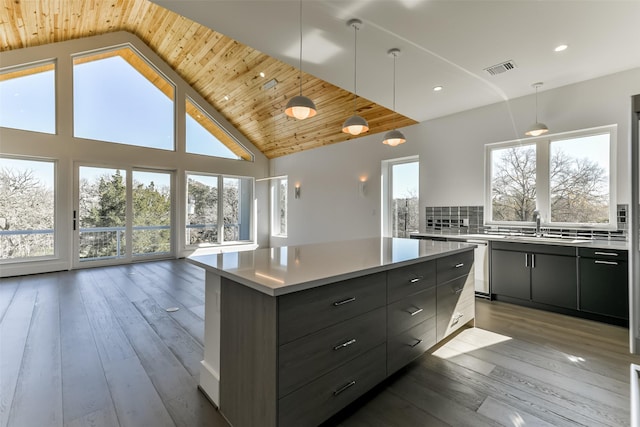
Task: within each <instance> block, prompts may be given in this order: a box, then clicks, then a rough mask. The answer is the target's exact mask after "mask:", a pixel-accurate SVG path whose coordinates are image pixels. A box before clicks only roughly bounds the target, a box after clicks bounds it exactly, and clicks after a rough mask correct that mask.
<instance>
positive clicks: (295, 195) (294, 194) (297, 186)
mask: <svg viewBox="0 0 640 427" xmlns="http://www.w3.org/2000/svg"><path fill="white" fill-rule="evenodd" d="M293 196H294V197H295V198H296V199H299V198H300V184H296V188H295V189H294V191H293Z"/></svg>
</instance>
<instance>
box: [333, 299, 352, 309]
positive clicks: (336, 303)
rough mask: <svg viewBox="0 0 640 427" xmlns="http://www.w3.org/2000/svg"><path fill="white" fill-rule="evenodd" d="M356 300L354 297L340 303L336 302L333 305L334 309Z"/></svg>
mask: <svg viewBox="0 0 640 427" xmlns="http://www.w3.org/2000/svg"><path fill="white" fill-rule="evenodd" d="M355 300H356V297H351V298H347V299H343V300H342V301H336V302H334V303H333V306H334V307H339V306H341V305H344V304H349V303H350V302H354V301H355Z"/></svg>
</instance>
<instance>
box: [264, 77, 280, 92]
mask: <svg viewBox="0 0 640 427" xmlns="http://www.w3.org/2000/svg"><path fill="white" fill-rule="evenodd" d="M277 84H278V81H277V80H276V79H271V80H269V81H268V82H266V83H265V84H263V85H262V89H264V90H269V89H271V88H272V87H274V86H275V85H277Z"/></svg>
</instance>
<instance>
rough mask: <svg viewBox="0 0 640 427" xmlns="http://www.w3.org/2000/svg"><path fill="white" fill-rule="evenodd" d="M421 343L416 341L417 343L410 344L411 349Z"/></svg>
mask: <svg viewBox="0 0 640 427" xmlns="http://www.w3.org/2000/svg"><path fill="white" fill-rule="evenodd" d="M421 342H422V340H416V342H414V343H413V344H409V347H411V348H414V347H415V346H417V345H418V344H420V343H421Z"/></svg>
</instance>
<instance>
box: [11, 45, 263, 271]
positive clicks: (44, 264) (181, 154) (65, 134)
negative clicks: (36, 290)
mask: <svg viewBox="0 0 640 427" xmlns="http://www.w3.org/2000/svg"><path fill="white" fill-rule="evenodd" d="M125 43H129V44H131V45H133V46H134V47H135V48H136V49H138V50H139V51H140V52H141V53H142V54H143V55H144V56H145V57H146V58H147V59H149V60H150V61H151V62H152V63H153V64H154V65H155V66H156V67H157V68H158V69H159V70H160V71H161V72H162V73H164V74H165V75H166V76H167V77H168V78H169V79H170V80H171V81H172V82H173V83H174V84H175V85H176V93H175V99H176V103H175V108H176V151H175V152H174V151H165V150H156V149H149V148H144V147H136V146H130V145H123V144H113V143H108V142H100V141H92V140H88V139H81V138H75V137H74V136H73V126H72V123H73V108H72V103H71V102H70V101H71V96H70V94H71V93H72V88H73V81H72V66H73V65H72V60H71V55H73V54H76V53H79V52H88V51H91V50H95V49H100V48H105V47H110V46H115V45H122V44H125ZM49 58H57V60H56V94H57V96H56V134H55V135H49V134H44V133H38V132H29V131H23V130H17V129H8V128H0V154H5V155H15V156H32V157H35V158H47V159H55V160H56V161H57V185H56V252H57V256H56V259H53V260H45V261H40V262H28V263H27V262H25V263H15V264H12V265H9V264H3V265H2V266H1V267H2V268H1V269H0V275H1V276H8V275H17V274H26V273H36V272H44V271H55V270H63V269H68V268H71V266H72V250H73V244H72V242H73V239H72V236H73V231H72V229H71V224H72V222H71V217H72V211H73V209H74V208H73V204H74V196H73V188H74V185H73V171H74V164H75V163H78V162H82V163H86V164H94V165H105V166H112V167H122V168H125V167H141V168H152V169H161V170H169V171H173V172H174V176H175V193H174V196H175V198H174V218H175V220H174V224H175V229H176V230H177V229H180V230H184V227H185V225H184V224H185V211H186V209H185V194H184V191H183V189H184V188H185V173H186V172H187V171H189V172H204V173H215V174H225V175H236V176H249V177H254V178H262V177H264V176H266V175H267V174H268V170H269V161H268V160H267V158H266V157H265V156H264V155H263V154H262V153H261V152H260V151H259V150H258V149H256V148H255V147H254V146H253V145H252V144H251V143H250V142H249V141H248V140H247V139H246V138H245V137H244V136H243V135H242V134H240V133H239V132H238V131H237V130H236V129H234V128H233V126H232V125H231V124H230V123H228V121H227V120H226V119H225V118H224V117H223V116H221V115H220V114H219V113H218V112H217V111H216V110H215V109H213V107H211V106H210V105H209V104H208V103H207V102H206V101H205V100H204V99H203V98H202V97H201V96H200V95H199V94H198V93H197V92H196V91H195V90H194V89H193V88H191V87H190V86H189V85H188V84H187V83H186V82H185V81H184V80H182V78H180V76H179V75H178V74H177V73H176V72H175V71H173V69H171V67H169V65H167V64H166V63H164V62H163V61H162V59H161V58H160V57H159V56H158V55H156V54H155V53H154V52H153V51H152V50H151V49H150V48H149V47H148V46H147V45H145V44H144V43H143V42H142V41H141V40H140V39H138V38H137V37H136V36H134V35H133V34H130V33H127V32H116V33H108V34H104V35H101V36H95V37H87V38H82V39H78V40H70V41H66V42H61V43H52V44H47V45H43V46H36V47H30V48H25V49H17V50H11V51H7V52H1V53H0V63H1V64H2V67H3V68H4V67H11V66H18V65H21V64H27V63H31V62H34V61H40V60H42V59H49ZM185 95H187V96H189V97H190V98H191V99H193V100H194V101H196V103H197V104H198V105H200V106H201V107H202V108H203V109H205V110H206V112H207V113H209V114H210V115H211V116H212V117H213V118H214V119H216V120H217V121H218V122H219V123H220V124H221V125H222V126H224V127H225V128H226V129H227V130H228V131H229V132H230V133H231V134H233V135H234V136H235V137H236V138H237V139H238V140H239V141H240V142H241V143H242V144H243V145H244V146H245V148H247V149H248V150H249V151H250V152H251V153H252V154H253V155H254V161H253V162H247V161H238V160H231V159H222V158H215V157H207V156H199V155H193V154H188V153H186V152H185V150H184V146H185V140H184V131H183V130H184V127H185V118H184V117H185V105H184V102H178V101H180V100H183V99H184V96H185ZM181 130H182V131H181ZM265 191H266V190H265V188H263V186H260V185H256V192H255V194H254V196H255V197H256V199H257V200H258V204H257V206H256V213H257V218H256V221H257V226H256V231H255V238H256V243H258V244H259V245H261V246H266V245H268V235H269V232H268V224H265V221H264V220H263V219H262V218H264V217H265V216H268V193H266V192H265ZM183 234H184V233H178V232H175V231H174V235H173V236H174V240H175V241H176V251H175V253H176V256H185V255H187V254H188V253H189V250H187V249H185V242H184V236H183Z"/></svg>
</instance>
